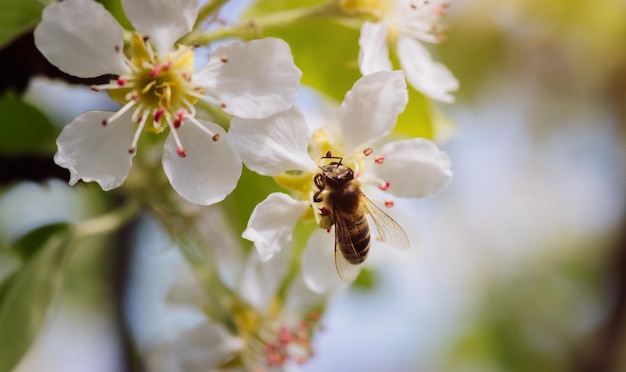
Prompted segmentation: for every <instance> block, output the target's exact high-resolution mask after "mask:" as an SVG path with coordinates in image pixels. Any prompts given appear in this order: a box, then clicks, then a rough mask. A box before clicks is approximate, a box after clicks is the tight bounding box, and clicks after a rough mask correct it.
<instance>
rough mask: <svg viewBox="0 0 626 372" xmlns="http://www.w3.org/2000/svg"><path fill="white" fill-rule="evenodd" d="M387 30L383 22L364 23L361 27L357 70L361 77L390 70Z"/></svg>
mask: <svg viewBox="0 0 626 372" xmlns="http://www.w3.org/2000/svg"><path fill="white" fill-rule="evenodd" d="M388 30H389V27H388V26H387V24H386V23H385V22H377V23H372V22H365V23H363V26H361V36H360V37H359V46H360V47H361V49H360V50H359V68H360V69H361V73H362V74H363V75H367V74H371V73H373V72H377V71H391V70H392V67H391V61H390V60H389V46H388V45H387V32H388Z"/></svg>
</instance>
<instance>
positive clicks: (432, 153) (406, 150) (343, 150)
mask: <svg viewBox="0 0 626 372" xmlns="http://www.w3.org/2000/svg"><path fill="white" fill-rule="evenodd" d="M406 103H407V90H406V84H405V81H404V75H403V74H402V72H401V71H381V72H377V73H373V74H370V75H366V76H364V77H362V78H361V79H359V80H358V81H357V82H356V83H355V84H354V87H353V88H352V89H351V90H350V91H349V92H348V93H347V94H346V97H345V100H344V102H343V103H342V105H341V107H340V109H339V123H338V127H339V128H338V133H336V135H335V136H334V137H332V134H333V132H332V131H330V130H326V131H325V130H322V131H318V132H315V133H314V134H313V135H312V136H310V135H309V129H308V126H307V124H306V122H305V119H304V116H303V115H302V113H301V112H300V111H299V110H298V109H297V108H295V107H294V108H291V109H290V110H288V111H286V112H283V113H279V114H276V115H274V116H271V117H269V118H266V119H260V120H246V119H241V118H237V119H233V121H232V123H231V129H230V136H231V141H232V142H233V143H234V144H235V146H236V147H237V149H238V150H239V152H240V155H241V157H242V159H243V162H244V163H245V164H246V165H247V166H248V168H250V169H251V170H253V171H255V172H258V173H260V174H264V175H271V176H276V180H277V181H278V182H279V183H280V184H281V185H283V186H285V187H287V188H290V189H292V190H293V191H294V193H295V194H297V195H298V196H299V197H298V198H297V199H295V198H292V197H291V196H289V195H287V194H283V193H274V194H271V195H269V196H268V197H267V198H266V199H265V200H264V201H262V202H261V203H260V204H259V205H257V206H256V208H255V209H254V211H253V212H252V216H251V217H250V220H249V222H248V227H247V228H246V230H245V231H244V232H243V237H244V238H246V239H248V240H251V241H253V242H254V244H255V247H256V249H257V250H258V252H259V254H260V256H261V258H262V259H264V260H267V259H270V258H271V257H272V256H273V255H274V254H276V253H277V252H279V251H281V250H282V249H283V248H284V247H285V246H287V245H289V243H290V241H291V234H292V230H293V228H294V226H295V224H296V222H297V221H298V219H299V218H300V217H302V216H303V215H304V214H305V213H306V212H307V210H309V208H310V207H311V205H312V204H313V200H312V195H313V192H314V191H315V189H314V187H313V177H314V175H315V174H316V173H317V172H319V168H317V161H319V160H320V157H322V156H324V154H325V153H326V152H327V151H331V152H332V155H334V156H341V157H343V164H346V165H348V166H350V167H351V168H352V169H354V171H355V174H356V177H357V178H358V181H359V182H360V183H361V184H362V185H363V188H364V192H365V194H368V191H367V190H368V189H369V190H371V188H373V187H374V188H379V189H380V190H383V191H385V192H386V193H388V195H390V198H389V199H388V200H386V201H385V202H384V204H385V205H386V206H388V207H391V206H392V205H393V200H392V199H391V196H397V197H406V198H421V197H425V196H429V195H433V194H435V193H437V192H438V191H440V190H441V189H442V188H444V187H445V186H446V185H447V184H448V182H449V180H450V178H451V177H452V172H451V170H450V160H449V158H448V156H447V155H446V154H445V153H443V152H441V151H440V150H439V149H438V148H437V146H436V145H435V144H434V143H432V142H431V141H428V140H426V139H421V138H416V139H406V140H399V141H394V142H389V143H387V144H385V145H384V146H382V147H380V148H379V149H377V150H376V155H373V153H374V148H373V147H372V146H374V145H375V144H376V143H377V142H378V141H379V140H381V139H383V138H384V137H385V136H387V135H388V134H389V133H390V132H391V130H392V129H393V126H394V125H395V121H396V118H397V116H398V115H399V114H400V113H401V112H402V111H403V110H404V107H405V105H406ZM309 140H312V146H311V148H312V149H313V151H312V153H311V154H309V150H308V149H309ZM287 171H290V172H287ZM294 171H300V172H294ZM283 172H287V173H283ZM333 247H334V239H333V237H332V234H327V233H326V232H325V231H324V230H321V229H320V230H318V231H317V232H315V233H313V235H312V236H311V238H310V240H309V243H308V247H307V248H306V250H305V252H304V254H303V258H302V270H303V273H304V276H305V281H306V282H307V284H308V285H309V287H310V288H311V289H313V290H315V291H317V292H325V291H327V290H329V289H331V288H333V287H334V286H336V285H337V284H339V283H340V281H339V279H338V276H337V274H336V273H335V272H334V271H335V266H334V264H332V262H333V254H334V250H333ZM355 268H358V266H356V265H355ZM356 273H358V271H356V270H355V271H354V272H351V273H348V274H347V275H346V273H344V276H346V277H347V278H346V279H351V278H353V277H355V276H356Z"/></svg>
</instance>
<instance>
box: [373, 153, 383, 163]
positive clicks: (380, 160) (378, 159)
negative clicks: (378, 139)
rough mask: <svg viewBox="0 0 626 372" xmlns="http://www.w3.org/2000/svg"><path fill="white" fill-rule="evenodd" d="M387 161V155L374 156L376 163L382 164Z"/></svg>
mask: <svg viewBox="0 0 626 372" xmlns="http://www.w3.org/2000/svg"><path fill="white" fill-rule="evenodd" d="M384 162H385V157H384V156H382V155H376V157H375V158H374V163H376V164H382V163H384Z"/></svg>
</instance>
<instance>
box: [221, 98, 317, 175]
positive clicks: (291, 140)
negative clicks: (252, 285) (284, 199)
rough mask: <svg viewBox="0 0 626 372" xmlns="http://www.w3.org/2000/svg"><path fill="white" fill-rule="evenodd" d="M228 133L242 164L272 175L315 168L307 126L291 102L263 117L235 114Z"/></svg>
mask: <svg viewBox="0 0 626 372" xmlns="http://www.w3.org/2000/svg"><path fill="white" fill-rule="evenodd" d="M228 135H229V136H230V140H231V142H232V143H233V144H234V145H235V147H236V148H237V150H239V154H240V155H241V158H242V159H243V162H244V163H245V164H246V166H247V167H248V168H250V169H251V170H253V171H255V172H257V173H259V174H262V175H265V176H275V175H277V174H279V173H282V172H285V171H288V170H293V169H300V170H315V168H316V166H315V162H313V160H311V157H310V156H309V154H308V152H307V146H308V140H309V129H308V126H307V124H306V121H305V119H304V115H303V114H302V112H301V111H300V110H299V109H298V108H297V107H295V106H293V107H292V108H290V109H288V110H287V111H283V112H279V113H278V114H275V115H272V116H270V117H268V118H265V119H241V118H238V117H236V116H235V117H233V119H232V121H231V122H230V129H229V131H228Z"/></svg>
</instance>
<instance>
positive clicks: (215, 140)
mask: <svg viewBox="0 0 626 372" xmlns="http://www.w3.org/2000/svg"><path fill="white" fill-rule="evenodd" d="M219 139H220V134H219V133H215V134H214V135H213V142H217V141H219Z"/></svg>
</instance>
